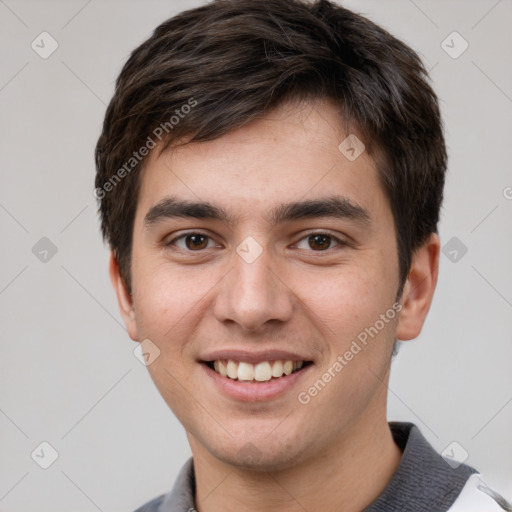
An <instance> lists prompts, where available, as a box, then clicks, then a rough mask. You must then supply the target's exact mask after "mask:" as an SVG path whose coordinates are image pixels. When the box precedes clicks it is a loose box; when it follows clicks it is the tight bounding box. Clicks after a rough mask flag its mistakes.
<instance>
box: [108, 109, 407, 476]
mask: <svg viewBox="0 0 512 512" xmlns="http://www.w3.org/2000/svg"><path fill="white" fill-rule="evenodd" d="M338 116H339V114H338V112H337V111H336V109H335V108H334V106H333V105H332V104H330V103H329V102H327V101H318V102H316V103H314V104H307V105H304V104H303V105H292V104H287V105H285V106H283V107H280V108H279V109H278V110H275V111H274V112H272V114H271V115H268V116H267V117H266V118H265V119H262V120H259V121H257V122H253V123H252V124H249V125H246V126H245V127H244V128H242V129H239V130H238V131H234V132H232V133H229V134H228V135H226V136H224V137H222V138H220V139H218V140H215V141H212V142H207V143H199V144H192V145H189V146H184V147H181V148H177V149H172V150H170V151H168V152H166V153H164V154H162V156H161V157H159V158H157V157H156V154H155V153H153V154H152V155H151V156H150V159H149V160H148V162H147V166H146V168H145V170H144V173H143V174H142V177H141V189H140V196H139V200H138V205H137V211H136V216H135V223H134V231H133V253H132V283H133V289H132V291H133V295H132V298H133V301H132V302H128V299H126V297H125V299H122V298H121V299H120V304H121V309H122V312H123V316H124V319H125V322H126V325H127V328H128V332H129V334H130V336H131V337H132V339H134V340H138V341H141V342H142V341H143V340H150V341H151V344H153V345H151V346H152V347H153V346H156V347H158V350H159V351H160V353H159V355H158V357H156V359H155V360H154V361H153V362H152V363H151V364H150V365H149V366H148V370H149V372H150V374H151V377H152V379H153V380H154V382H155V384H156V386H157V388H158V389H159V391H160V393H161V394H162V396H163V398H164V399H165V401H166V402H167V404H168V405H169V407H170V408H171V409H172V410H173V411H174V413H175V414H176V416H177V417H178V419H179V420H180V422H181V423H182V424H183V426H184V427H185V429H186V431H187V434H188V436H189V439H190V441H191V445H192V449H193V451H200V450H201V451H203V452H204V454H208V456H210V457H215V458H216V459H218V460H221V461H224V462H226V463H229V464H234V465H243V466H249V467H253V468H272V469H279V468H285V467H287V466H289V465H291V464H297V463H299V462H300V461H305V460H307V459H308V458H313V457H318V456H321V455H322V454H325V453H328V452H329V450H332V449H333V447H335V446H337V445H340V444H341V443H343V441H344V439H345V438H346V436H347V435H348V434H349V432H355V431H358V429H359V431H360V429H363V428H368V427H367V426H368V425H371V424H372V422H374V421H375V420H376V419H377V418H382V417H384V416H385V401H386V386H385V384H383V382H386V381H387V377H388V372H389V365H390V354H391V350H392V347H393V343H394V340H395V336H396V334H397V328H398V317H399V315H398V312H397V308H396V304H395V299H396V294H397V290H398V287H399V281H398V279H399V272H398V256H397V247H396V234H395V228H394V222H393V217H392V213H391V210H390V206H389V203H388V200H387V198H386V197H385V195H384V193H383V191H382V189H381V187H380V185H379V182H378V177H377V170H376V166H375V163H374V162H373V160H372V159H371V158H370V156H369V155H368V154H367V153H366V152H363V153H362V154H361V155H360V156H359V157H358V158H357V159H356V160H354V161H350V160H349V159H348V158H347V157H346V156H345V155H344V154H343V153H342V152H341V151H340V150H339V149H338V146H339V145H340V143H341V142H342V141H343V140H344V139H345V138H346V137H347V135H348V134H346V133H343V132H342V131H341V128H340V123H339V117H338ZM111 272H112V276H113V280H114V282H115V283H117V284H118V285H119V279H118V274H116V272H117V270H116V268H115V265H114V266H113V267H112V269H111ZM116 279H117V280H116ZM121 296H122V291H120V288H118V297H121ZM123 301H124V302H123ZM394 304H395V308H394V309H393V305H394ZM399 307H400V306H399ZM365 333H366V337H365ZM369 333H371V335H370V334H369ZM365 338H366V339H365ZM364 339H365V342H363V340H364ZM145 343H148V342H145ZM356 347H358V348H356ZM229 360H231V362H228V361H229ZM278 361H280V363H279V362H278ZM292 370H293V371H292ZM226 371H227V372H228V376H224V375H223V374H225V372H226ZM290 371H292V373H290V374H287V373H289V372H290ZM283 372H284V373H283ZM273 374H275V375H274V376H272V375H273ZM279 375H281V376H279ZM329 377H330V378H329ZM269 379H270V380H269ZM319 381H320V382H319Z"/></svg>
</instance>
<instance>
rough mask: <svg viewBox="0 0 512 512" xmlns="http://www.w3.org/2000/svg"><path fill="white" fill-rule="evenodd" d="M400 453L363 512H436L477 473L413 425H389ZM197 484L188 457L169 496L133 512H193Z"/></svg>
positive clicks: (444, 506) (449, 502) (447, 503)
mask: <svg viewBox="0 0 512 512" xmlns="http://www.w3.org/2000/svg"><path fill="white" fill-rule="evenodd" d="M389 427H390V429H391V433H392V434H393V439H394V440H395V443H396V444H397V445H398V446H399V448H400V449H401V450H402V452H403V455H402V459H401V461H400V465H399V466H398V469H397V471H396V473H395V474H394V476H393V478H392V479H391V481H390V482H389V484H388V486H387V487H386V488H385V489H384V492H383V493H382V494H381V495H380V496H379V497H378V498H377V499H376V500H375V501H374V502H373V503H372V504H371V505H370V506H369V507H367V508H366V509H365V510H364V512H394V511H396V510H400V512H431V511H432V510H436V511H439V512H442V511H446V510H448V509H449V508H450V506H451V505H452V504H453V502H454V501H455V500H456V499H457V496H458V495H459V493H460V491H461V490H462V488H463V487H464V485H465V483H466V481H467V479H468V478H469V477H470V476H471V475H472V474H473V473H476V470H475V469H473V468H471V467H470V466H466V465H465V464H461V465H460V466H458V467H457V468H455V469H454V468H452V467H451V466H450V465H449V464H448V463H447V462H446V461H445V460H444V459H443V457H441V455H439V454H438V453H437V452H436V451H435V450H434V448H432V446H431V445H430V444H429V443H428V441H427V440H426V439H425V438H424V437H423V435H422V434H421V432H420V431H419V429H418V428H417V427H416V426H415V425H413V424H412V423H398V422H391V423H389ZM195 491H196V482H195V477H194V463H193V459H192V457H190V458H189V459H188V460H187V462H186V463H185V465H184V466H183V467H182V468H181V470H180V472H179V474H178V477H177V479H176V482H175V483H174V487H173V488H172V490H171V492H169V493H168V494H164V495H162V496H159V497H158V498H155V499H154V500H152V501H150V502H148V503H146V504H145V505H144V506H142V507H140V508H138V509H137V510H136V511H135V512H187V511H189V510H190V509H192V510H194V509H195V501H194V496H195Z"/></svg>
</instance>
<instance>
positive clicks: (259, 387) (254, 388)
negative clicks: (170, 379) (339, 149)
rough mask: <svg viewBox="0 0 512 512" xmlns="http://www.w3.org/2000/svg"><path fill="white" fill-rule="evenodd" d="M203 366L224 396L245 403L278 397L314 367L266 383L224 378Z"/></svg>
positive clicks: (307, 367) (306, 367)
mask: <svg viewBox="0 0 512 512" xmlns="http://www.w3.org/2000/svg"><path fill="white" fill-rule="evenodd" d="M201 366H202V367H203V370H204V371H205V372H206V375H208V377H209V378H210V379H212V381H213V382H214V384H215V385H216V386H217V387H218V389H220V390H221V391H222V392H223V393H224V394H226V395H228V396H230V397H232V398H234V399H236V400H241V401H244V402H258V401H264V400H270V399H272V398H276V397H278V396H279V395H281V394H283V393H284V392H286V391H288V390H290V389H291V388H293V386H295V385H296V384H297V383H298V382H299V381H300V380H301V379H302V378H303V377H304V375H306V374H308V373H309V371H310V369H311V368H312V367H313V365H312V364H309V365H308V366H305V367H304V368H302V369H301V370H299V371H297V372H293V373H290V375H283V376H282V377H278V378H275V379H272V380H269V381H266V382H249V381H243V380H242V381H239V380H233V379H230V378H229V377H223V376H222V375H220V374H219V373H217V372H216V371H215V370H212V369H211V368H210V367H209V366H207V365H206V364H204V363H201Z"/></svg>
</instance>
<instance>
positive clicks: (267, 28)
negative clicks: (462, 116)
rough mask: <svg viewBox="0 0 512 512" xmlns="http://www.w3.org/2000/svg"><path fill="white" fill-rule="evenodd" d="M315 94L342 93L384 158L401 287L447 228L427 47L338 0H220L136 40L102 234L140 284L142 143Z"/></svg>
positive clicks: (101, 165) (107, 123)
mask: <svg viewBox="0 0 512 512" xmlns="http://www.w3.org/2000/svg"><path fill="white" fill-rule="evenodd" d="M315 98H330V99H332V100H334V101H335V102H336V103H337V104H338V105H339V106H340V110H341V112H342V113H343V118H340V123H342V126H344V127H347V126H351V127H353V129H354V130H357V133H358V134H360V135H361V137H362V139H363V142H364V144H365V145H366V148H367V150H368V151H369V154H370V155H372V156H373V157H374V159H375V160H376V161H377V160H378V168H379V177H380V181H381V184H382V186H383V189H384V191H385V193H386V196H387V197H388V199H389V201H390V205H391V210H392V212H393V216H394V221H395V227H396V231H397V250H398V257H399V264H400V290H401V289H402V287H403V284H404V282H405V280H406V278H407V275H408V273H409V269H410V264H411V258H412V254H413V252H414V250H415V249H417V248H418V247H420V246H421V245H422V244H423V243H424V242H425V240H426V239H427V237H428V236H429V235H430V234H431V233H434V232H437V224H438V220H439V212H440V207H441V204H442V198H443V187H444V176H445V171H446V164H447V156H446V148H445V143H444V137H443V128H442V122H441V117H440V112H439V106H438V101H437V97H436V95H435V93H434V92H433V90H432V88H431V86H430V85H429V81H428V75H427V72H426V70H425V68H424V66H423V64H422V63H421V60H420V59H419V57H418V55H417V54H416V53H415V52H414V51H413V50H412V49H411V48H409V47H408V46H407V45H405V44H404V43H402V42H401V41H399V40H398V39H396V38H395V37H393V36H392V35H391V34H389V33H388V32H387V31H385V30H384V29H382V28H381V27H379V26H377V25H376V24H374V23H373V22H371V21H370V20H368V19H366V18H364V17H362V16H360V15H358V14H355V13H354V12H352V11H350V10H348V9H345V8H343V7H340V6H338V5H336V4H335V3H333V2H331V1H328V0H318V1H315V2H306V0H303V1H301V0H215V1H213V2H211V3H209V4H207V5H205V6H202V7H199V8H196V9H191V10H188V11H185V12H182V13H181V14H179V15H177V16H175V17H173V18H171V19H169V20H167V21H166V22H164V23H162V24H161V25H160V26H159V27H157V28H156V29H155V31H154V32H153V34H152V36H151V37H150V38H149V39H148V40H147V41H145V42H144V43H143V44H141V45H140V46H139V47H138V48H137V49H135V50H134V51H133V52H132V54H131V56H130V58H129V59H128V61H127V62H126V64H125V65H124V67H123V69H122V71H121V73H120V75H119V77H118V79H117V81H116V89H115V94H114V96H113V98H112V100H111V102H110V104H109V106H108V109H107V112H106V115H105V120H104V124H103V131H102V133H101V136H100V138H99V140H98V143H97V146H96V153H95V158H96V169H97V173H96V187H97V188H96V191H95V193H96V197H97V198H98V199H99V200H100V203H99V212H100V216H101V229H102V233H103V238H104V240H106V241H108V242H109V244H110V247H111V249H112V250H113V252H114V254H115V256H116V259H117V261H118V263H119V267H120V272H121V275H122V277H123V280H124V282H125V284H126V286H127V289H128V290H129V292H130V293H131V275H130V263H131V248H132V233H133V223H134V216H135V210H136V205H137V200H138V191H139V189H140V183H139V181H140V179H139V177H140V171H141V169H142V166H143V165H144V162H145V159H144V158H143V157H142V156H141V155H140V154H139V152H138V151H137V150H138V149H139V148H141V149H142V148H143V147H146V149H148V148H151V147H152V146H151V144H150V142H149V141H150V140H151V141H152V142H153V143H155V142H156V141H155V140H154V139H155V138H156V134H158V135H159V137H158V138H159V140H160V141H161V144H159V145H158V147H159V148H160V149H161V150H162V151H164V150H165V149H167V148H169V147H170V146H171V144H173V143H176V142H177V141H183V140H185V139H186V140H187V142H201V141H208V140H214V139H217V138H219V137H221V136H223V135H225V134H226V133H228V132H230V131H232V130H235V129H237V128H240V127H242V126H243V125H245V124H247V123H249V122H250V121H252V120H255V119H257V118H261V117H262V116H264V115H265V114H266V113H268V112H269V111H270V110H271V109H273V108H275V107H277V106H278V105H279V104H281V103H283V102H285V101H289V100H291V99H304V100H312V99H315ZM185 106H187V108H185ZM192 107H193V108H192ZM176 120H178V122H176ZM164 132H165V133H164ZM340 142H341V141H340ZM140 153H141V154H142V153H147V151H140ZM135 154H137V156H136V157H135ZM377 157H379V158H377Z"/></svg>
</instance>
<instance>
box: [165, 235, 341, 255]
mask: <svg viewBox="0 0 512 512" xmlns="http://www.w3.org/2000/svg"><path fill="white" fill-rule="evenodd" d="M192 235H201V236H204V237H206V238H208V239H210V240H212V237H211V236H209V235H206V234H205V233H201V232H199V231H188V232H186V233H182V234H181V235H180V236H177V237H176V238H173V239H172V240H171V241H169V242H167V243H165V246H166V247H171V246H173V245H174V243H175V242H176V241H177V240H181V239H182V238H187V237H188V236H192ZM314 235H321V236H326V237H328V238H330V239H331V240H332V241H335V242H336V244H337V245H335V246H334V247H329V249H324V250H323V251H322V250H320V251H314V250H313V249H311V250H310V251H308V252H316V253H324V252H328V251H330V250H332V249H335V248H336V247H346V246H348V245H349V244H348V242H345V241H343V240H341V239H340V238H338V237H336V236H334V235H333V234H331V233H329V232H327V231H312V232H311V233H308V234H307V235H305V236H303V237H302V238H301V239H300V240H299V242H298V243H300V242H302V240H305V239H308V238H309V237H311V236H314ZM298 243H297V244H296V245H298ZM178 250H179V251H183V252H189V253H194V252H197V253H200V252H203V251H205V250H206V249H198V250H197V251H192V250H190V249H182V248H181V247H179V248H178Z"/></svg>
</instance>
